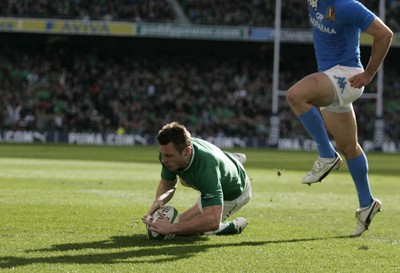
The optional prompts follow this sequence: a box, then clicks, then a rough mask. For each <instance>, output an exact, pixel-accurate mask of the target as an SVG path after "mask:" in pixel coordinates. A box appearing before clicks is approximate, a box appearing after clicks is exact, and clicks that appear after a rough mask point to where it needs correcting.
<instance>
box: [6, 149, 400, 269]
mask: <svg viewBox="0 0 400 273" xmlns="http://www.w3.org/2000/svg"><path fill="white" fill-rule="evenodd" d="M240 151H241V152H245V153H246V154H247V155H248V162H247V163H246V165H245V166H246V169H247V171H248V173H249V175H250V177H251V179H252V187H253V199H252V201H251V202H250V203H249V204H248V205H247V206H246V207H244V208H243V209H242V210H241V211H240V212H239V213H238V215H237V216H244V217H246V218H247V220H248V221H249V225H248V227H247V228H246V230H245V231H244V232H243V233H242V234H240V235H236V236H220V237H219V236H208V237H207V236H188V237H176V238H174V239H173V240H170V241H161V242H160V241H149V240H148V239H147V238H146V235H145V227H144V225H143V224H142V223H141V221H140V218H141V216H143V215H145V214H146V212H147V210H148V208H149V205H150V204H151V202H152V201H153V198H154V195H155V190H156V187H157V184H158V179H159V175H160V166H159V163H158V162H157V156H158V152H157V148H156V147H110V146H107V147H93V146H92V147H87V146H85V147H81V146H61V145H60V146H59V145H46V146H44V145H8V144H1V145H0V271H2V272H167V271H173V272H192V273H194V272H400V261H399V253H400V252H399V249H400V229H399V226H400V205H399V200H400V181H399V175H400V168H399V166H400V155H390V154H380V153H368V154H367V155H368V157H369V163H370V180H371V187H372V190H373V192H374V195H375V196H376V197H378V198H380V199H381V200H382V201H383V207H382V209H383V211H382V212H381V213H378V214H377V216H376V217H375V218H374V220H373V222H372V224H371V226H370V231H367V232H365V233H364V234H363V235H362V236H361V237H359V238H349V237H348V235H349V234H351V233H352V231H353V229H354V227H355V219H354V213H355V209H356V208H357V207H358V201H357V196H356V192H355V187H354V185H353V182H352V180H351V178H350V175H349V173H348V171H347V167H346V166H342V168H341V169H340V170H339V171H335V172H334V173H332V174H331V175H329V176H328V177H327V178H326V179H325V180H324V182H323V183H321V184H319V183H318V184H317V185H313V186H311V187H308V186H305V185H301V184H300V183H299V182H298V181H299V180H300V179H301V177H302V176H303V175H304V174H305V172H306V171H308V169H309V168H310V167H311V165H312V163H313V161H314V159H315V156H316V153H315V152H309V153H307V152H283V151H275V150H255V149H248V150H240ZM344 165H345V164H344ZM197 197H198V195H197V193H196V192H195V191H193V190H191V189H188V188H184V187H178V190H177V192H176V194H175V197H174V198H173V200H172V201H171V202H170V204H171V205H173V206H175V207H176V208H177V209H178V211H183V210H184V209H186V208H187V207H189V206H191V205H193V203H194V202H195V200H196V199H197Z"/></svg>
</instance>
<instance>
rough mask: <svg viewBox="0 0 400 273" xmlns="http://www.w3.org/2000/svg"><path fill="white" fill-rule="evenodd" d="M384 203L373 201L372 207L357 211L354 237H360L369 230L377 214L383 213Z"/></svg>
mask: <svg viewBox="0 0 400 273" xmlns="http://www.w3.org/2000/svg"><path fill="white" fill-rule="evenodd" d="M381 206H382V202H381V201H379V200H378V199H373V201H372V203H371V205H369V206H368V207H364V208H359V209H357V211H356V219H357V226H356V229H355V230H354V232H353V234H352V236H354V237H356V236H360V235H361V234H362V233H363V232H364V231H366V230H368V226H369V224H370V223H371V221H372V218H374V216H375V214H377V213H378V212H379V211H381Z"/></svg>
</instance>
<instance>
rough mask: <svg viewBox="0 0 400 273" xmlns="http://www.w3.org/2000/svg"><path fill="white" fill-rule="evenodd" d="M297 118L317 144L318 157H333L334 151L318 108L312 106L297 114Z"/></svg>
mask: <svg viewBox="0 0 400 273" xmlns="http://www.w3.org/2000/svg"><path fill="white" fill-rule="evenodd" d="M298 118H299V120H300V121H301V123H302V124H303V126H304V128H305V129H306V130H307V132H308V134H309V135H310V136H311V137H312V139H313V140H314V142H315V143H316V144H317V149H318V154H319V157H322V158H334V157H335V155H336V151H335V148H334V147H333V145H332V143H331V142H330V140H329V137H328V133H327V131H326V128H325V125H324V121H323V119H322V117H321V114H320V112H319V111H318V109H317V108H316V107H315V106H313V107H312V108H311V109H310V110H309V111H307V112H305V113H303V114H301V115H299V116H298Z"/></svg>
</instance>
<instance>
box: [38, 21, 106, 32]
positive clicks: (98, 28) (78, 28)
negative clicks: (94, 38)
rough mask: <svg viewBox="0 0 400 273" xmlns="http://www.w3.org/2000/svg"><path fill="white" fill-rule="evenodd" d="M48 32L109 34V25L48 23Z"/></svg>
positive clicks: (88, 22) (100, 23)
mask: <svg viewBox="0 0 400 273" xmlns="http://www.w3.org/2000/svg"><path fill="white" fill-rule="evenodd" d="M46 31H50V32H67V33H74V34H109V33H110V28H109V25H108V23H105V22H98V21H94V22H93V21H87V22H86V21H73V20H71V21H68V20H66V21H47V22H46Z"/></svg>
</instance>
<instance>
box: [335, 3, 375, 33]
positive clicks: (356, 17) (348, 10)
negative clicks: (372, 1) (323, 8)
mask: <svg viewBox="0 0 400 273" xmlns="http://www.w3.org/2000/svg"><path fill="white" fill-rule="evenodd" d="M344 2H345V1H344ZM338 13H339V14H343V18H344V20H346V21H347V22H348V23H349V24H351V25H353V26H355V27H357V28H359V29H361V30H362V31H365V30H366V29H367V28H368V27H369V26H370V25H371V24H372V22H373V21H374V20H375V18H376V15H375V14H374V13H373V12H372V11H370V10H368V9H367V8H366V7H365V6H363V5H362V4H361V3H360V2H358V1H350V3H346V4H343V5H342V6H341V10H340V12H338Z"/></svg>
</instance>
